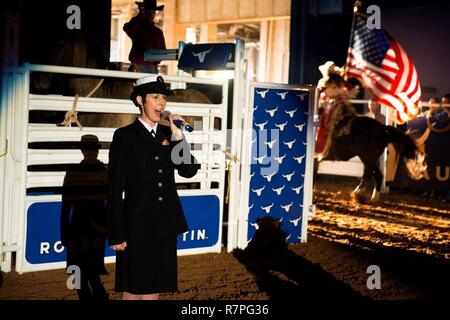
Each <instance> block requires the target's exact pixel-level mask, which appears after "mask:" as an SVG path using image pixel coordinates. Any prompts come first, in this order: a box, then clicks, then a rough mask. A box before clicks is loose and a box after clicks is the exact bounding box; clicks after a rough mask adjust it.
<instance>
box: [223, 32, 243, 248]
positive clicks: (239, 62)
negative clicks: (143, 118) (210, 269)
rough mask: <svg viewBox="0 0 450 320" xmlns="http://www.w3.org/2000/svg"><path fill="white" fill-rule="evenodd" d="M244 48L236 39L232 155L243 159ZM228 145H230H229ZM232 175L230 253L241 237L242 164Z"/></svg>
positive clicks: (229, 219)
mask: <svg viewBox="0 0 450 320" xmlns="http://www.w3.org/2000/svg"><path fill="white" fill-rule="evenodd" d="M244 48H245V43H244V41H243V40H241V39H236V47H235V57H234V58H235V59H234V84H233V107H232V111H233V118H232V124H231V129H232V130H231V133H232V134H231V137H230V139H231V146H230V149H231V150H230V153H231V154H232V155H237V157H238V159H240V158H241V150H242V145H241V136H240V135H237V134H236V133H237V132H240V131H239V130H240V129H242V114H243V110H244V109H245V101H244V92H245V87H246V81H245V79H246V77H245V75H244ZM227 145H228V143H227ZM231 166H232V169H231V172H229V173H228V174H230V175H231V176H230V186H229V188H230V198H229V209H228V242H227V251H228V252H230V251H232V250H233V249H234V248H236V247H237V245H238V237H239V230H238V229H239V227H240V221H239V215H240V211H239V210H240V208H241V202H240V194H239V189H240V183H241V181H240V178H239V176H240V171H241V163H240V162H239V163H232V165H231Z"/></svg>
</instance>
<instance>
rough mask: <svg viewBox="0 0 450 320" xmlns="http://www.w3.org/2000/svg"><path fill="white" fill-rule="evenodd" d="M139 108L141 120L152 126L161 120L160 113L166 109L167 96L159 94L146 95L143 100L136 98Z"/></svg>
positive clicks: (139, 97)
mask: <svg viewBox="0 0 450 320" xmlns="http://www.w3.org/2000/svg"><path fill="white" fill-rule="evenodd" d="M136 99H137V102H138V103H139V104H140V105H141V106H142V107H141V118H142V119H143V120H144V121H146V122H147V123H150V124H151V125H152V126H154V125H155V124H156V123H157V122H159V121H160V120H161V113H162V112H163V111H164V110H165V109H166V102H167V96H166V95H164V94H160V93H147V94H146V96H145V100H143V99H142V97H141V96H138V97H137V98H136Z"/></svg>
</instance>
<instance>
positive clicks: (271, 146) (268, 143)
mask: <svg viewBox="0 0 450 320" xmlns="http://www.w3.org/2000/svg"><path fill="white" fill-rule="evenodd" d="M275 142H277V139H275V140H272V141H270V142H264V144H265V145H267V146H268V147H269V149H272V148H273V145H274V144H275Z"/></svg>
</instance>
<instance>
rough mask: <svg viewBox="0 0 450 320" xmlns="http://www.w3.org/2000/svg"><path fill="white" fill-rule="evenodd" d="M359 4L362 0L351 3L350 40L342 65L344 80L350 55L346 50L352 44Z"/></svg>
mask: <svg viewBox="0 0 450 320" xmlns="http://www.w3.org/2000/svg"><path fill="white" fill-rule="evenodd" d="M361 6H362V2H361V1H359V0H357V1H355V3H354V4H353V17H352V27H351V29H350V40H349V43H348V49H347V60H346V62H345V66H344V80H345V81H347V80H348V79H347V68H348V65H349V62H350V55H349V54H348V50H350V48H351V47H352V45H353V33H354V30H355V17H356V14H357V13H358V10H359V8H361Z"/></svg>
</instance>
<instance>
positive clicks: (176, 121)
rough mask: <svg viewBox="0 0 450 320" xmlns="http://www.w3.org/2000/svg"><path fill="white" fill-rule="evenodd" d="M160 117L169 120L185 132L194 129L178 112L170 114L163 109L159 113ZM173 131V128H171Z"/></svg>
mask: <svg viewBox="0 0 450 320" xmlns="http://www.w3.org/2000/svg"><path fill="white" fill-rule="evenodd" d="M161 119H164V120H167V121H170V122H171V123H173V124H174V125H175V126H176V127H177V128H179V129H182V130H186V131H187V132H192V131H193V130H194V129H193V128H192V127H191V126H190V125H189V124H188V123H186V121H184V119H183V118H182V117H181V116H180V115H178V114H171V113H170V112H169V111H163V112H162V113H161ZM172 131H173V130H172Z"/></svg>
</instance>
